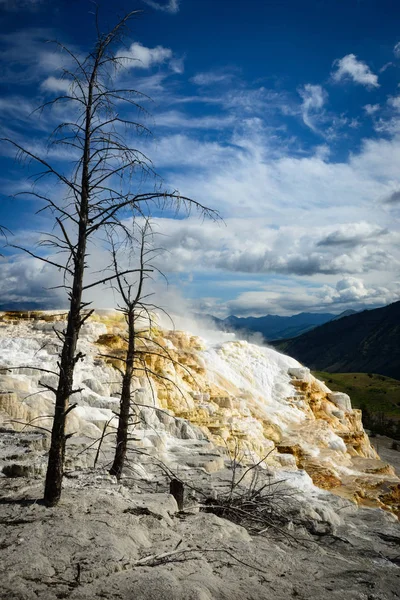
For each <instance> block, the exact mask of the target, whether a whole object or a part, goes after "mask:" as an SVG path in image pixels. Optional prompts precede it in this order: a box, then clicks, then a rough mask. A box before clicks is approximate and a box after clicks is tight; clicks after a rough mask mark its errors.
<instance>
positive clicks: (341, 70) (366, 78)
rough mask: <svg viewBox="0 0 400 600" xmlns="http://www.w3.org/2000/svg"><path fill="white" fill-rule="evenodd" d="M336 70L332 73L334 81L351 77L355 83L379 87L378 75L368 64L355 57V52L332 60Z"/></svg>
mask: <svg viewBox="0 0 400 600" xmlns="http://www.w3.org/2000/svg"><path fill="white" fill-rule="evenodd" d="M333 64H334V66H335V67H336V71H334V72H333V73H332V78H333V79H334V81H337V82H339V81H342V79H348V78H350V79H352V80H353V81H354V82H355V83H359V84H361V85H365V86H367V87H379V83H378V77H377V75H375V74H374V73H373V72H372V71H371V69H370V68H369V66H368V65H367V64H366V63H364V62H362V61H361V60H358V59H357V56H356V55H355V54H347V55H346V56H344V57H343V58H340V59H337V60H335V61H334V63H333Z"/></svg>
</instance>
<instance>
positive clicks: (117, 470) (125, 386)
mask: <svg viewBox="0 0 400 600" xmlns="http://www.w3.org/2000/svg"><path fill="white" fill-rule="evenodd" d="M150 234H151V231H150V226H149V222H148V221H146V224H145V226H144V227H143V228H142V229H141V230H140V250H139V263H140V266H139V272H138V281H137V283H136V286H135V284H131V283H129V282H128V280H127V276H126V275H123V274H122V273H121V269H120V267H119V264H118V258H117V251H116V249H115V245H114V244H113V245H112V255H113V267H114V271H115V281H116V287H117V289H118V292H119V293H120V295H121V301H122V302H121V306H120V307H119V310H120V311H121V312H122V313H123V314H124V316H125V321H126V325H127V338H126V342H127V350H126V354H125V357H124V359H123V365H124V367H123V372H122V385H121V397H120V411H119V415H118V429H117V439H116V448H115V456H114V461H113V464H112V467H111V469H110V474H111V475H115V476H116V477H117V479H119V478H120V477H121V473H122V469H123V466H124V462H125V457H126V451H127V447H128V430H129V425H130V417H131V399H132V381H133V377H134V374H135V359H136V338H137V335H138V332H137V321H138V320H139V319H141V318H142V312H143V310H145V311H146V310H147V309H146V305H145V304H144V302H143V297H142V296H143V285H144V283H145V281H146V279H147V278H148V277H149V274H150V272H151V271H152V270H153V269H152V268H151V265H149V261H148V260H147V258H146V257H147V255H148V253H149V252H150V253H151V248H147V247H146V242H147V237H148V235H150ZM135 287H136V289H135Z"/></svg>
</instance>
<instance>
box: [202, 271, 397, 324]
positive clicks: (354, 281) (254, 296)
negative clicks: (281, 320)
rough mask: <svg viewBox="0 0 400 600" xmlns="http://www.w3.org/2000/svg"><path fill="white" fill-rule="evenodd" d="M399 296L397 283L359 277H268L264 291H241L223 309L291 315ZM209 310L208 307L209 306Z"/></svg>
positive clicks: (358, 306) (371, 304) (376, 303)
mask: <svg viewBox="0 0 400 600" xmlns="http://www.w3.org/2000/svg"><path fill="white" fill-rule="evenodd" d="M399 298H400V284H399V282H397V283H394V284H391V285H390V286H388V287H384V286H368V285H366V284H365V282H364V281H363V280H361V279H358V278H355V277H345V278H342V279H339V280H338V281H337V282H336V284H333V285H321V286H316V285H313V286H309V287H307V286H304V285H303V284H302V282H300V281H298V280H293V279H292V280H290V281H289V280H286V281H282V280H274V279H272V280H270V281H269V282H268V285H267V286H265V288H264V290H259V291H258V290H257V291H251V292H244V293H242V294H240V295H239V296H238V297H237V298H235V299H234V300H232V301H230V302H228V305H227V312H228V313H229V314H236V315H265V314H267V313H270V314H281V315H292V314H293V313H298V312H303V311H305V312H309V311H310V312H334V313H340V312H342V311H344V310H347V309H349V308H352V309H356V310H363V309H365V308H375V307H377V306H384V305H385V304H389V303H390V302H395V301H397V300H398V299H399ZM210 309H211V312H212V307H210Z"/></svg>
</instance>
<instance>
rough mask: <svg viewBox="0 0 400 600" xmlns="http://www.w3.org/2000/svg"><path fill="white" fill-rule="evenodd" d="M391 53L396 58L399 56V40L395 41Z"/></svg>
mask: <svg viewBox="0 0 400 600" xmlns="http://www.w3.org/2000/svg"><path fill="white" fill-rule="evenodd" d="M393 54H394V55H395V57H396V58H400V42H397V44H395V46H394V48H393Z"/></svg>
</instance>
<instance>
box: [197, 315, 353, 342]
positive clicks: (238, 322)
mask: <svg viewBox="0 0 400 600" xmlns="http://www.w3.org/2000/svg"><path fill="white" fill-rule="evenodd" d="M353 313H355V311H352V310H350V311H346V312H344V313H342V314H341V315H333V314H331V313H320V314H318V313H306V312H304V313H299V314H298V315H293V316H291V317H280V316H278V315H265V316H264V317H235V316H233V315H231V316H229V317H227V318H226V319H218V318H217V317H213V316H212V315H208V316H209V318H210V319H212V321H213V322H214V324H215V325H216V326H217V327H218V329H220V330H222V331H234V332H237V333H242V334H248V333H261V335H262V336H263V338H264V339H265V340H266V341H270V340H282V339H287V338H292V337H296V336H298V335H301V334H302V333H305V332H307V331H310V330H311V329H314V328H315V327H318V326H319V325H323V324H324V323H327V322H328V321H332V320H333V319H340V318H341V317H344V316H347V315H348V314H353Z"/></svg>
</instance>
